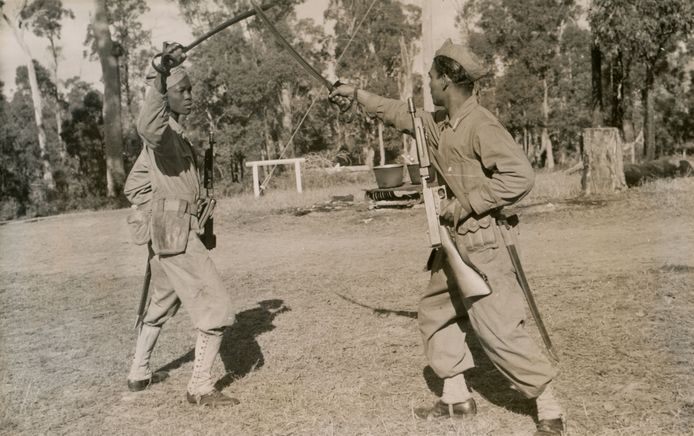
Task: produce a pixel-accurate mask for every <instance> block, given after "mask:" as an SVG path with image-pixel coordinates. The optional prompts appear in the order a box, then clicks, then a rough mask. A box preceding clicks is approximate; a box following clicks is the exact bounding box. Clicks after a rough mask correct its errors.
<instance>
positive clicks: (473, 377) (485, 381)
mask: <svg viewBox="0 0 694 436" xmlns="http://www.w3.org/2000/svg"><path fill="white" fill-rule="evenodd" d="M460 326H461V328H462V329H463V331H464V332H465V341H466V342H467V345H468V348H469V349H470V352H471V353H472V358H473V360H474V362H475V367H474V368H471V369H469V370H467V371H465V381H466V382H467V385H468V387H469V388H471V389H472V390H473V391H475V392H477V393H478V394H479V395H480V396H482V397H483V398H485V399H486V400H487V401H489V402H490V403H492V404H494V405H495V406H498V407H503V408H505V409H507V410H509V411H511V412H513V413H518V414H522V415H529V416H532V417H533V418H534V416H535V413H536V410H535V402H534V401H533V400H528V399H527V398H525V397H523V396H522V395H521V394H520V393H519V392H517V391H515V390H513V389H512V388H511V387H510V386H511V384H510V382H508V381H507V380H506V378H504V376H503V375H502V374H501V373H500V372H499V371H498V370H497V369H496V368H495V367H494V364H492V362H491V360H489V358H488V357H487V355H486V354H485V353H484V350H483V349H482V346H481V345H480V344H479V342H478V341H477V338H476V337H475V332H474V331H473V329H472V327H471V326H470V323H469V322H463V323H461V324H460ZM422 376H423V377H424V380H425V381H426V384H427V387H428V388H429V390H431V392H433V393H434V394H435V395H436V396H439V397H440V396H441V394H442V393H443V379H441V378H439V376H437V375H436V373H435V372H434V370H433V369H431V367H429V366H427V367H425V368H424V370H423V371H422Z"/></svg>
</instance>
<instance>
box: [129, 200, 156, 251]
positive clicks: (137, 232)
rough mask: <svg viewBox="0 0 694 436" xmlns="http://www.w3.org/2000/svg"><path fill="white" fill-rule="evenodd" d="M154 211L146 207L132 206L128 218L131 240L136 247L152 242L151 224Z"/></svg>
mask: <svg viewBox="0 0 694 436" xmlns="http://www.w3.org/2000/svg"><path fill="white" fill-rule="evenodd" d="M151 216H152V211H151V210H150V209H149V207H147V206H146V205H140V206H135V205H133V206H131V208H130V213H129V214H128V216H127V217H126V222H127V223H128V230H129V231H130V238H131V239H132V241H133V243H135V245H145V244H146V243H148V242H149V240H150V231H149V224H150V221H151Z"/></svg>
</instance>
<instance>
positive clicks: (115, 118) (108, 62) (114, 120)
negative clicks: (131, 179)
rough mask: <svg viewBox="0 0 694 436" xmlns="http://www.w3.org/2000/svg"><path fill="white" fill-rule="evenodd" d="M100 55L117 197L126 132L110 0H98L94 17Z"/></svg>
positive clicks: (109, 164) (112, 191) (109, 171)
mask: <svg viewBox="0 0 694 436" xmlns="http://www.w3.org/2000/svg"><path fill="white" fill-rule="evenodd" d="M92 20H93V21H92V26H93V28H94V37H95V39H96V45H97V53H98V55H99V61H100V62H101V71H102V74H103V79H104V109H103V113H104V142H105V149H106V190H107V194H108V196H109V197H116V196H117V195H118V194H119V193H120V191H121V188H122V187H123V182H124V181H125V169H124V168H123V132H122V131H121V104H120V80H119V73H118V58H117V56H116V54H117V53H116V52H115V51H114V44H113V41H112V40H111V32H110V31H109V28H108V21H107V16H106V0H94V16H93V18H92Z"/></svg>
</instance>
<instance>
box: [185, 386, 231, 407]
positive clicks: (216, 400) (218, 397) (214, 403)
mask: <svg viewBox="0 0 694 436" xmlns="http://www.w3.org/2000/svg"><path fill="white" fill-rule="evenodd" d="M186 399H187V400H188V402H189V403H191V404H197V405H198V406H206V407H220V406H235V405H237V404H239V403H240V401H239V400H237V399H236V398H232V397H227V396H226V395H224V394H223V393H221V392H219V391H218V390H217V389H212V392H210V393H207V394H204V395H193V394H191V393H190V392H188V393H187V394H186Z"/></svg>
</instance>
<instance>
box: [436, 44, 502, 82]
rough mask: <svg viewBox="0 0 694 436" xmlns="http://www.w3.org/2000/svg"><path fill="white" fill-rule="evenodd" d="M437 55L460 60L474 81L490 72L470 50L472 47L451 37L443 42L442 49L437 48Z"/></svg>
mask: <svg viewBox="0 0 694 436" xmlns="http://www.w3.org/2000/svg"><path fill="white" fill-rule="evenodd" d="M436 56H446V57H447V58H451V59H453V60H454V61H456V62H458V63H459V64H460V66H461V67H463V69H464V70H465V73H467V76H468V77H469V78H470V80H472V81H473V82H474V81H476V80H478V79H481V78H482V77H484V76H486V75H487V74H488V73H489V71H488V70H487V68H485V66H484V65H483V64H482V61H481V60H480V59H479V58H478V57H477V56H476V55H475V54H474V53H473V52H472V50H470V47H468V46H467V45H463V44H453V41H451V39H450V38H448V39H447V40H446V42H444V43H443V45H442V46H441V48H440V49H438V50H436V53H435V54H434V57H436Z"/></svg>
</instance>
